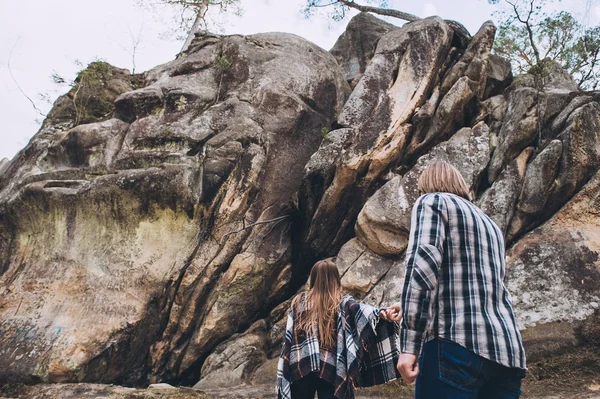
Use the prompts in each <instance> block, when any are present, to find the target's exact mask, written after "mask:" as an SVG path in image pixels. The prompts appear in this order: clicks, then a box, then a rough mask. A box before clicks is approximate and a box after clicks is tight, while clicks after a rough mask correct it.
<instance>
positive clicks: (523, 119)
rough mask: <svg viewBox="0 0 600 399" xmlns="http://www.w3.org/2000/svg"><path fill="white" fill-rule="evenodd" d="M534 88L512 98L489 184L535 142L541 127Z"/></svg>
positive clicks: (512, 92) (514, 92)
mask: <svg viewBox="0 0 600 399" xmlns="http://www.w3.org/2000/svg"><path fill="white" fill-rule="evenodd" d="M537 98H538V92H537V91H536V90H534V89H532V88H530V87H523V88H519V89H515V90H513V91H511V92H510V94H509V97H508V107H507V109H506V116H505V117H504V120H503V122H502V127H501V128H500V132H499V133H498V145H497V147H496V148H495V150H494V153H493V154H492V158H491V161H490V167H489V169H488V182H489V183H490V184H491V183H493V182H494V181H495V180H496V178H497V177H498V175H499V174H500V172H502V169H504V167H505V166H506V165H507V164H508V163H509V162H511V161H512V160H513V159H514V158H515V157H516V156H517V155H519V154H520V153H521V152H522V151H523V150H524V149H525V148H526V147H527V146H529V145H530V144H531V142H532V141H533V140H534V139H535V137H536V135H537V134H538V133H539V129H540V128H541V127H540V125H539V120H538V116H539V113H538V112H539V111H538V107H537V102H536V99H537Z"/></svg>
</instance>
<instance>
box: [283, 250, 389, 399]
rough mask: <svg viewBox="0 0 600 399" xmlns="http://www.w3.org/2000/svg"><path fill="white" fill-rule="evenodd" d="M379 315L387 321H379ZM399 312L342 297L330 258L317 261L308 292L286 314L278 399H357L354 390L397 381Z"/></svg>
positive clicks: (293, 303) (339, 281) (295, 300)
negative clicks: (316, 395)
mask: <svg viewBox="0 0 600 399" xmlns="http://www.w3.org/2000/svg"><path fill="white" fill-rule="evenodd" d="M380 317H381V318H382V319H384V320H386V321H387V322H379V319H380ZM399 319H400V314H399V309H397V308H393V309H390V311H389V312H388V311H387V310H380V309H378V308H374V307H372V306H369V305H366V304H363V303H360V302H357V301H355V300H354V299H352V298H351V297H350V296H348V295H343V293H342V284H341V279H340V274H339V272H338V270H337V267H336V265H335V263H334V262H333V261H331V260H322V261H319V262H317V263H316V264H315V265H314V266H313V268H312V270H311V272H310V289H309V290H308V291H307V292H303V293H301V294H299V295H297V296H296V297H295V298H294V299H293V300H292V304H291V307H290V312H289V314H288V321H287V327H286V333H285V340H284V343H283V348H282V351H281V356H280V358H279V364H278V366H277V391H278V394H279V397H280V398H284V399H288V398H292V399H302V398H311V399H312V398H314V396H315V391H316V392H317V393H318V397H319V399H325V398H338V399H345V398H353V397H354V387H355V386H362V387H365V386H373V385H377V384H383V383H386V382H388V381H391V380H394V379H396V378H398V377H399V374H398V373H397V370H396V368H395V364H396V361H397V359H398V350H397V345H396V344H397V331H398V325H397V323H395V322H396V321H398V320H399Z"/></svg>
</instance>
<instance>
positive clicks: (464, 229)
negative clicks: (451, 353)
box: [400, 193, 526, 369]
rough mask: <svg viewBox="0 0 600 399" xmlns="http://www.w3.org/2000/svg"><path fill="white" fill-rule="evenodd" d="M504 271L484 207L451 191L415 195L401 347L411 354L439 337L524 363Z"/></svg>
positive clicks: (500, 245) (498, 237)
mask: <svg viewBox="0 0 600 399" xmlns="http://www.w3.org/2000/svg"><path fill="white" fill-rule="evenodd" d="M504 271H505V249H504V238H503V236H502V231H501V230H500V229H499V228H498V226H497V225H496V224H495V223H494V222H493V221H492V220H491V219H490V218H489V217H488V216H487V215H486V214H485V213H483V211H481V210H480V209H479V208H478V207H476V206H475V205H473V204H472V203H471V202H469V201H467V200H465V199H463V198H461V197H459V196H456V195H454V194H448V193H433V194H426V195H424V196H422V197H420V198H419V199H418V200H417V202H416V204H415V206H414V208H413V212H412V220H411V232H410V239H409V244H408V249H407V252H406V276H405V280H404V289H403V292H402V315H403V320H402V330H401V334H400V350H401V352H403V353H412V354H418V353H419V352H420V350H421V345H422V343H423V342H425V341H428V340H430V339H433V338H436V337H440V338H445V339H448V340H451V341H453V342H456V343H458V344H460V345H462V346H464V347H465V348H467V349H469V350H471V351H473V352H475V353H477V354H478V355H480V356H482V357H484V358H486V359H489V360H492V361H494V362H496V363H499V364H501V365H504V366H508V367H518V368H522V369H524V368H526V366H525V351H524V349H523V344H522V342H521V335H520V333H519V330H518V328H517V323H516V321H515V315H514V313H513V309H512V303H511V299H510V295H509V293H508V291H507V289H506V287H505V286H504Z"/></svg>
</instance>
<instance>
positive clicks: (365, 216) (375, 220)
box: [354, 176, 411, 256]
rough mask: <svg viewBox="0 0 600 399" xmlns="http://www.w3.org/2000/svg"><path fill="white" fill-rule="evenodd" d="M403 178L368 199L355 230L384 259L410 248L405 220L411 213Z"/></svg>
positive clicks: (384, 186)
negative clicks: (405, 194)
mask: <svg viewBox="0 0 600 399" xmlns="http://www.w3.org/2000/svg"><path fill="white" fill-rule="evenodd" d="M401 187H402V177H401V176H396V177H394V178H393V179H392V180H390V181H389V182H387V183H386V184H384V185H383V187H381V188H380V189H379V190H377V191H376V192H375V194H373V196H371V198H369V200H368V201H367V203H366V204H365V206H364V207H363V209H362V210H361V211H360V213H359V214H358V219H357V221H356V225H355V226H354V231H355V233H356V236H357V237H358V239H359V240H360V242H362V243H363V244H365V245H367V247H368V248H369V249H370V250H371V251H374V252H375V253H377V254H379V255H383V256H390V255H399V254H401V253H403V252H404V250H405V249H406V246H407V245H408V233H409V231H408V230H406V228H405V227H406V226H403V223H402V222H403V221H404V218H405V216H406V213H407V212H408V213H410V211H411V210H410V209H408V206H409V204H408V202H407V201H406V199H405V198H402V197H401V195H403V194H404V190H403V189H402V188H401Z"/></svg>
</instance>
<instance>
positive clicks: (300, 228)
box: [0, 15, 600, 390]
mask: <svg viewBox="0 0 600 399" xmlns="http://www.w3.org/2000/svg"><path fill="white" fill-rule="evenodd" d="M459 28H460V26H459V25H457V24H452V23H448V22H445V21H443V20H441V19H440V18H437V17H432V18H427V19H424V20H420V21H416V22H413V23H409V24H406V25H405V26H403V27H401V28H395V27H394V29H392V28H391V27H390V26H388V25H386V24H385V23H382V22H381V21H378V20H376V19H374V18H372V17H370V16H367V15H359V16H358V17H356V18H355V19H354V20H353V22H352V24H351V25H350V26H349V28H348V31H347V32H346V33H345V35H344V36H343V37H342V38H340V40H339V41H338V43H337V44H336V46H335V47H334V49H332V53H333V54H334V55H335V58H334V56H333V55H331V54H330V53H327V52H326V51H324V50H322V49H320V48H318V47H317V46H315V45H313V44H311V43H308V42H306V41H305V40H303V39H301V38H298V37H296V36H293V35H287V34H259V35H252V36H246V37H244V36H228V37H221V36H212V35H199V36H198V37H197V38H196V40H195V41H194V42H193V43H192V45H191V46H190V48H189V50H188V52H187V53H186V54H183V55H181V56H180V57H179V58H177V59H176V60H175V61H173V62H170V63H168V64H165V65H162V66H159V67H157V68H155V69H153V70H151V71H149V72H147V73H146V74H145V75H144V76H143V79H142V78H140V77H136V79H133V78H132V77H128V75H127V74H126V73H125V72H123V71H121V70H116V69H107V70H108V71H112V72H110V74H109V75H106V77H110V78H111V79H112V78H113V77H114V78H115V79H116V80H114V79H112V83H111V85H110V89H109V88H108V87H109V86H108V81H109V80H111V79H108V78H107V79H108V80H106V79H104V78H103V79H104V80H101V82H105V81H106V82H105V83H106V84H107V86H106V89H103V90H105V91H102V93H104V94H107V95H110V96H112V97H111V98H112V99H113V100H114V104H113V105H111V107H110V112H108V113H107V114H106V115H104V116H101V117H99V118H98V120H97V121H93V123H86V124H84V123H82V122H83V121H82V120H77V119H78V118H76V117H75V116H73V114H72V113H71V114H69V113H68V112H64V113H60V115H61V116H60V118H58V117H56V118H49V119H48V120H47V121H46V122H45V123H44V125H43V127H42V129H41V130H40V132H38V134H37V135H36V136H35V137H34V138H33V139H32V140H31V142H30V143H29V144H28V145H27V147H25V148H24V149H23V150H22V151H21V152H20V153H19V154H18V155H17V156H16V157H15V158H14V159H13V160H11V161H2V162H0V292H1V295H0V319H1V320H2V325H1V327H0V355H1V356H0V382H4V381H22V382H37V381H46V382H81V381H87V382H110V383H118V384H138V385H141V384H147V383H150V382H167V383H172V384H188V385H192V384H196V383H197V387H199V388H201V389H206V390H213V389H215V388H222V389H226V388H227V387H232V386H239V385H244V384H250V385H252V384H257V386H258V385H260V384H266V383H270V382H272V381H274V378H275V375H274V372H275V367H276V362H277V359H276V358H277V356H278V354H279V349H280V346H281V340H282V338H283V330H284V328H285V318H286V312H287V309H288V306H289V303H290V298H291V297H292V296H293V295H294V294H296V293H297V292H298V291H299V290H301V289H303V286H305V283H306V278H307V275H308V273H309V271H310V268H311V266H312V264H313V263H314V262H315V261H316V260H319V259H323V258H327V257H334V256H335V257H336V258H335V259H336V262H337V264H338V267H339V269H340V272H341V274H342V276H343V277H342V282H343V285H344V288H345V290H346V291H347V292H350V293H352V294H353V295H355V296H356V297H358V298H364V299H365V300H366V301H369V302H371V303H373V304H375V305H378V306H386V305H387V304H389V303H393V302H396V301H398V299H399V297H400V294H401V288H402V281H403V278H404V270H405V266H404V252H405V249H406V246H407V240H408V232H409V230H410V212H411V208H412V205H413V203H414V201H415V200H416V198H417V196H418V193H417V191H416V186H417V180H418V177H419V174H420V173H421V171H422V170H423V169H424V168H425V167H426V166H427V164H429V163H430V162H432V161H434V160H440V159H441V160H446V161H449V162H451V163H453V164H454V165H455V166H457V167H458V169H459V170H460V172H461V173H462V174H463V176H464V178H465V180H466V181H467V183H468V184H469V186H470V189H471V192H472V197H473V200H474V201H475V202H476V203H477V204H479V205H480V207H482V208H483V209H484V210H485V211H486V212H487V213H488V214H490V216H491V217H492V218H493V219H494V220H495V221H496V223H497V224H498V225H499V226H500V227H501V228H502V229H503V231H505V235H506V237H507V243H508V245H509V248H508V272H507V278H508V281H507V284H508V285H509V288H510V290H511V292H512V294H513V298H514V302H515V307H516V311H517V317H518V318H519V322H520V325H521V326H522V328H523V329H524V335H525V336H526V337H528V338H527V339H528V341H527V342H528V343H527V344H526V345H533V346H532V348H533V347H536V348H537V346H535V345H542V346H544V348H546V349H545V350H546V352H544V353H545V355H544V356H546V357H548V356H552V355H553V354H554V353H556V351H558V350H560V348H559V347H558V346H556V345H554V344H555V343H556V342H557V341H556V340H555V338H556V337H555V336H553V335H552V334H550V333H548V331H555V329H553V327H552V328H551V326H554V325H555V324H557V323H561V322H562V323H564V324H563V325H562V326H563V327H564V328H562V329H556V331H559V330H560V331H563V332H564V331H567V330H568V334H571V335H573V336H574V334H575V332H576V331H580V330H577V325H578V324H577V323H578V322H579V321H580V320H583V319H586V318H587V319H589V318H590V317H591V315H592V314H593V313H594V311H595V309H596V308H597V307H598V303H599V302H600V299H598V298H599V296H600V288H599V287H600V260H599V259H600V258H599V256H600V255H599V254H600V247H599V246H598V242H600V227H599V226H600V215H599V214H598V209H600V204H599V203H598V197H599V193H600V177H599V175H598V173H600V172H598V170H599V169H600V104H599V102H598V101H599V99H600V95H598V93H581V92H579V91H578V89H577V87H576V86H574V83H573V81H572V79H571V78H570V77H569V76H568V75H566V74H565V73H564V71H562V70H560V69H557V66H556V65H554V64H548V65H546V66H545V67H544V68H543V71H544V72H545V73H547V74H550V75H548V76H546V78H544V79H542V80H541V82H542V83H541V84H540V79H539V76H536V77H534V76H531V75H525V76H519V77H517V78H515V79H513V77H512V74H511V73H510V69H509V68H508V66H507V64H506V62H505V61H503V60H502V59H499V58H498V57H495V56H493V55H491V54H490V50H491V48H492V45H493V40H494V33H495V27H494V26H493V24H491V23H489V22H488V23H485V24H484V25H483V26H482V27H481V29H480V30H479V32H477V33H476V34H475V35H474V36H473V37H472V38H470V39H469V38H468V36H466V35H465V33H464V32H463V31H462V30H461V29H459ZM366 44H368V45H369V46H371V47H369V46H367V45H366ZM361 46H362V47H361ZM336 60H337V61H336ZM111 68H112V67H111ZM119 71H120V72H119ZM86 76H87V75H86ZM103 76H104V75H103ZM142 80H143V81H142ZM347 80H354V83H355V87H354V89H353V90H350V86H349V85H348V82H347ZM119 82H120V83H119ZM105 83H103V84H105ZM354 83H353V84H354ZM71 95H72V94H71ZM67 100H69V97H68V96H67V97H65V98H61V99H59V100H58V101H57V103H56V106H55V111H56V112H55V114H54V115H59V113H58V112H59V111H61V110H62V108H61V107H62V105H64V104H67V103H68V101H67ZM71 100H72V98H71ZM111 101H112V100H111ZM111 104H112V103H111ZM53 112H54V111H53ZM51 115H52V113H51ZM90 122H91V121H90ZM581 331H583V332H581V333H579V332H578V333H577V334H579V336H580V337H579V338H578V339H579V341H581V342H586V340H588V341H589V340H590V339H592V338H590V337H587V336H586V334H588V333H586V332H585V331H588V330H586V329H582V330H581ZM590 334H591V333H590ZM548 337H549V338H548ZM586 337H587V338H586ZM579 341H577V342H579ZM573 342H575V341H573ZM553 343H554V344H553ZM553 345H554V346H553ZM536 350H537V349H536ZM540 353H541V352H540ZM244 386H247V385H244Z"/></svg>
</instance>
